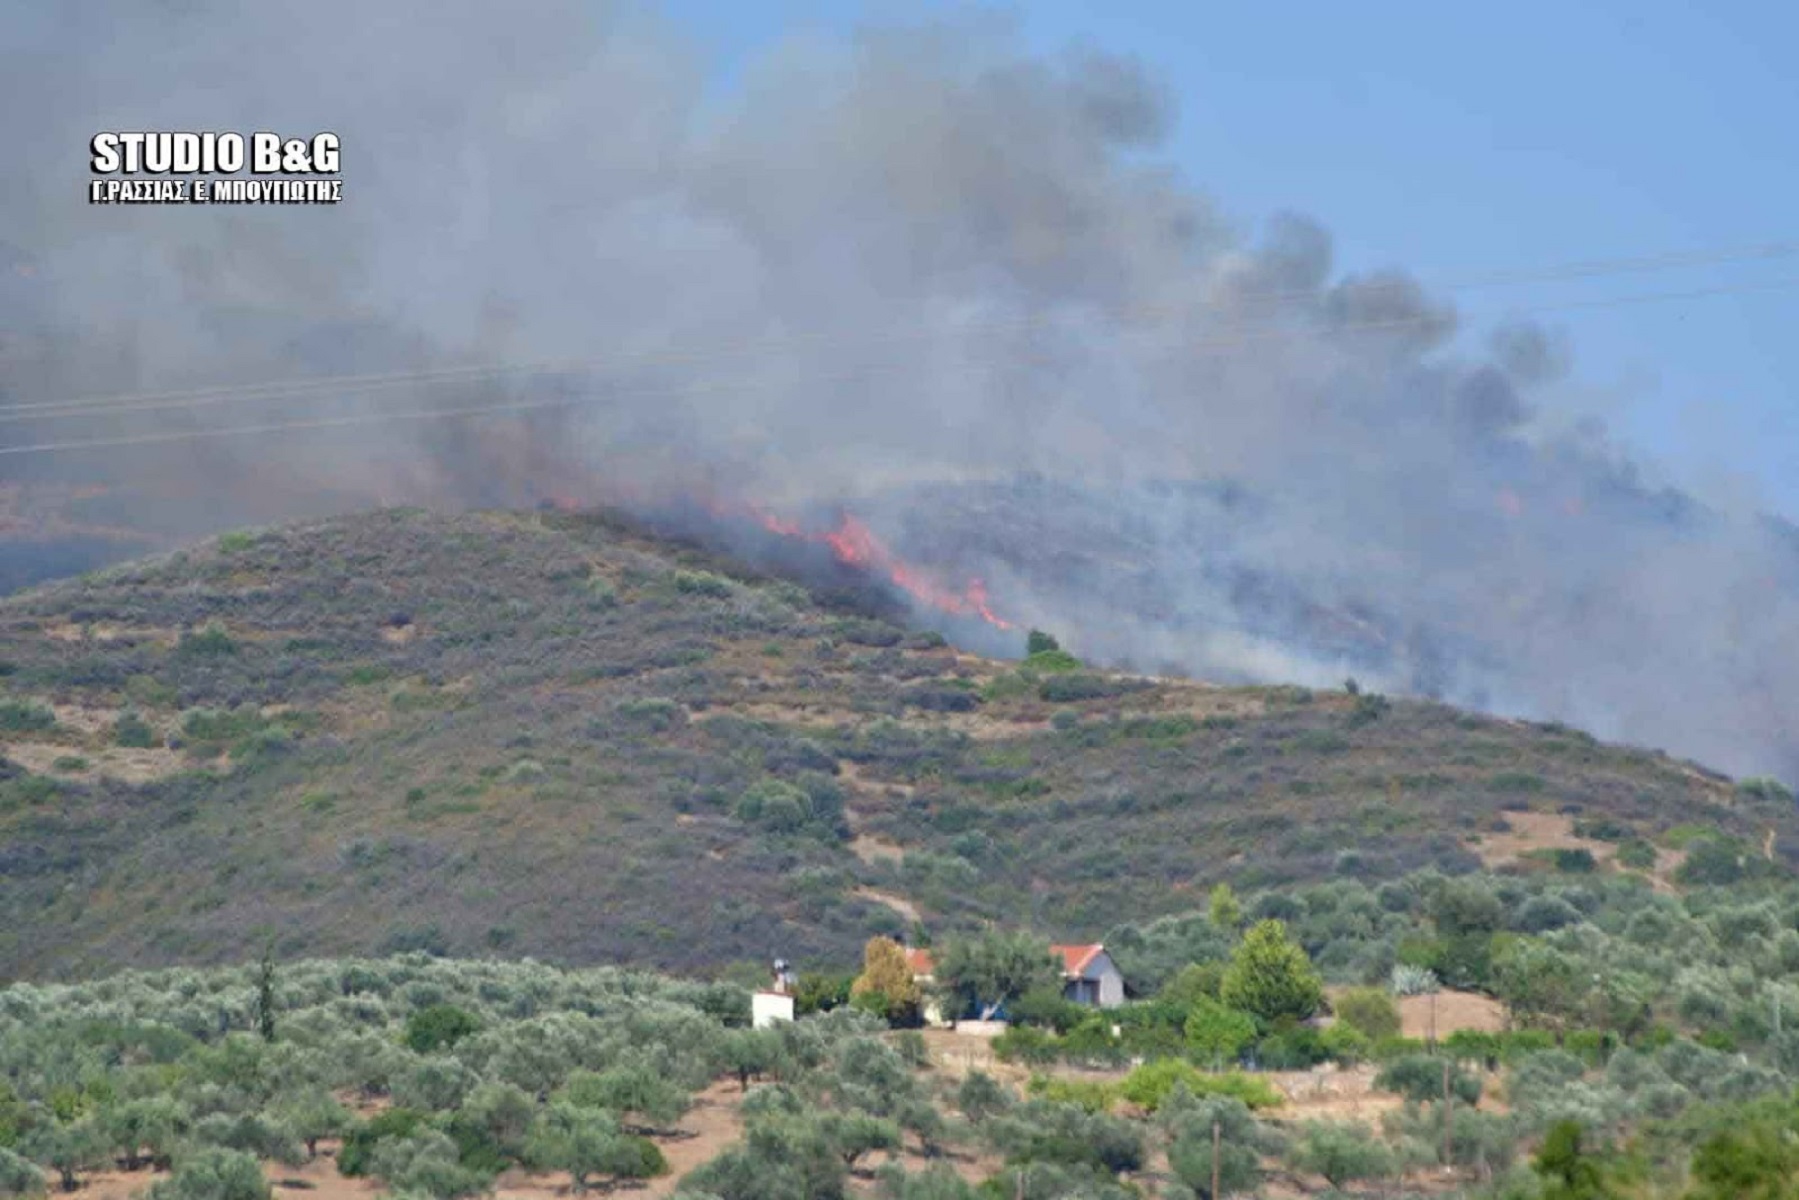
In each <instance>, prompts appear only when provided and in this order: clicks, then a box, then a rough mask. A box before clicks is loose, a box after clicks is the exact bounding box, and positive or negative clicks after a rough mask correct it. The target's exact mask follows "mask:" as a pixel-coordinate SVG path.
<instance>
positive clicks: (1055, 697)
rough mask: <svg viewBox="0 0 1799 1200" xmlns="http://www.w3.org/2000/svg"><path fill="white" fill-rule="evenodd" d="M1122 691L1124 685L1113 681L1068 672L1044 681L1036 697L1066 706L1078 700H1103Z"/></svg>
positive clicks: (1038, 688)
mask: <svg viewBox="0 0 1799 1200" xmlns="http://www.w3.org/2000/svg"><path fill="white" fill-rule="evenodd" d="M1124 690H1125V688H1124V685H1123V684H1122V683H1120V682H1119V681H1117V680H1115V679H1107V678H1105V677H1104V676H1102V675H1084V674H1078V673H1073V672H1070V673H1068V674H1065V675H1052V676H1050V677H1049V678H1048V679H1045V680H1044V681H1043V682H1042V683H1041V684H1039V685H1038V687H1037V695H1038V696H1040V697H1041V698H1042V699H1044V700H1047V701H1049V702H1050V703H1052V704H1066V703H1070V702H1073V701H1078V700H1104V699H1106V698H1108V697H1111V696H1116V695H1119V694H1120V693H1121V692H1123V691H1124Z"/></svg>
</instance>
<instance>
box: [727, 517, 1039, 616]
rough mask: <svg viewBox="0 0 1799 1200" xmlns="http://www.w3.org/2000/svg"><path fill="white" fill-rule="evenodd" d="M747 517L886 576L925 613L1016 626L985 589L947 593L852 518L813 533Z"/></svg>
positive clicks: (972, 584)
mask: <svg viewBox="0 0 1799 1200" xmlns="http://www.w3.org/2000/svg"><path fill="white" fill-rule="evenodd" d="M749 512H750V514H751V515H752V516H754V517H755V518H756V520H757V521H758V522H760V523H761V525H762V527H763V528H764V529H767V530H768V531H769V532H770V533H778V534H780V535H781V536H782V537H789V538H799V539H802V540H804V541H808V542H814V543H817V544H819V545H823V546H829V547H830V548H831V553H833V554H835V555H836V556H837V559H838V561H839V562H844V563H848V564H849V565H851V566H854V567H861V568H862V569H863V570H867V571H874V572H878V573H880V574H882V575H885V576H886V577H887V578H888V579H890V580H892V581H893V583H894V584H895V586H897V587H898V588H900V590H901V591H904V592H905V593H906V594H907V595H909V596H911V597H912V598H913V599H914V600H916V601H918V602H919V603H920V604H923V605H925V606H926V607H929V608H934V609H936V610H937V611H938V612H943V613H949V614H950V615H951V616H957V617H979V618H980V619H981V620H983V621H985V622H987V623H988V624H989V625H992V626H993V627H994V628H996V629H1011V628H1012V627H1013V626H1012V622H1010V621H1008V620H1006V619H1005V618H1004V617H1001V616H1000V615H999V614H997V613H995V612H994V611H993V606H992V603H991V601H990V600H989V599H988V596H987V585H986V584H985V583H983V582H981V581H980V580H979V579H970V580H969V581H968V583H967V584H966V585H965V586H963V588H962V589H961V590H960V591H957V590H956V589H954V588H950V587H946V586H945V585H943V584H941V583H939V582H937V581H936V580H935V579H932V578H931V577H930V575H929V573H928V572H926V571H925V570H923V569H922V568H919V567H915V566H913V565H912V564H911V563H908V562H907V561H906V560H905V559H903V558H901V557H900V556H899V555H897V554H895V553H894V552H893V551H892V550H889V549H888V548H887V545H886V543H884V542H882V541H881V539H880V538H878V537H876V536H875V534H874V531H873V530H872V529H870V528H869V527H868V526H866V525H864V524H863V523H862V522H861V521H859V520H857V519H856V518H855V517H852V516H850V515H849V514H848V513H844V514H843V515H842V516H841V517H840V518H839V519H838V522H837V528H835V529H827V530H824V531H822V532H811V531H808V530H806V529H805V528H804V527H802V526H801V525H799V524H798V523H797V522H794V521H790V520H787V519H786V518H784V517H779V516H776V515H775V514H773V513H770V512H764V511H762V510H761V509H758V508H755V507H750V508H749Z"/></svg>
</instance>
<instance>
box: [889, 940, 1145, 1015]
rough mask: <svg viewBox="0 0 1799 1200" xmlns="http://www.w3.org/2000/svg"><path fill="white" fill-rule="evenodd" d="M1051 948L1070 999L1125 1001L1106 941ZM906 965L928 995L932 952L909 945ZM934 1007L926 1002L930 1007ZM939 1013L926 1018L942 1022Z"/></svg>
mask: <svg viewBox="0 0 1799 1200" xmlns="http://www.w3.org/2000/svg"><path fill="white" fill-rule="evenodd" d="M1049 950H1050V953H1051V954H1053V955H1055V956H1056V957H1057V958H1059V959H1061V960H1062V994H1063V995H1064V996H1066V997H1067V998H1068V999H1070V1000H1072V1001H1074V1002H1075V1003H1076V1004H1086V1005H1091V1006H1092V1007H1094V1008H1117V1007H1118V1006H1119V1005H1121V1004H1123V1003H1124V975H1123V973H1122V972H1120V971H1119V969H1118V964H1117V963H1115V962H1113V961H1112V956H1111V955H1110V954H1107V953H1106V948H1105V946H1104V945H1102V944H1101V943H1099V942H1089V943H1087V944H1085V945H1079V946H1051V947H1050V948H1049ZM906 965H907V966H909V967H911V968H912V978H913V979H914V980H916V981H917V982H918V985H919V986H920V987H921V988H923V989H925V992H926V994H927V995H928V994H929V993H930V989H931V985H932V984H934V983H936V982H937V980H936V976H935V971H936V961H935V960H934V959H933V958H932V957H931V952H930V951H929V950H925V949H922V948H920V947H917V946H911V947H908V948H907V950H906ZM935 1007H936V1006H935V1005H931V1004H928V1005H927V1009H929V1010H934V1009H935ZM939 1016H940V1014H938V1013H937V1012H935V1011H927V1012H926V1013H925V1019H926V1020H927V1021H929V1022H930V1023H931V1024H940V1023H941V1022H940V1019H939Z"/></svg>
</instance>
